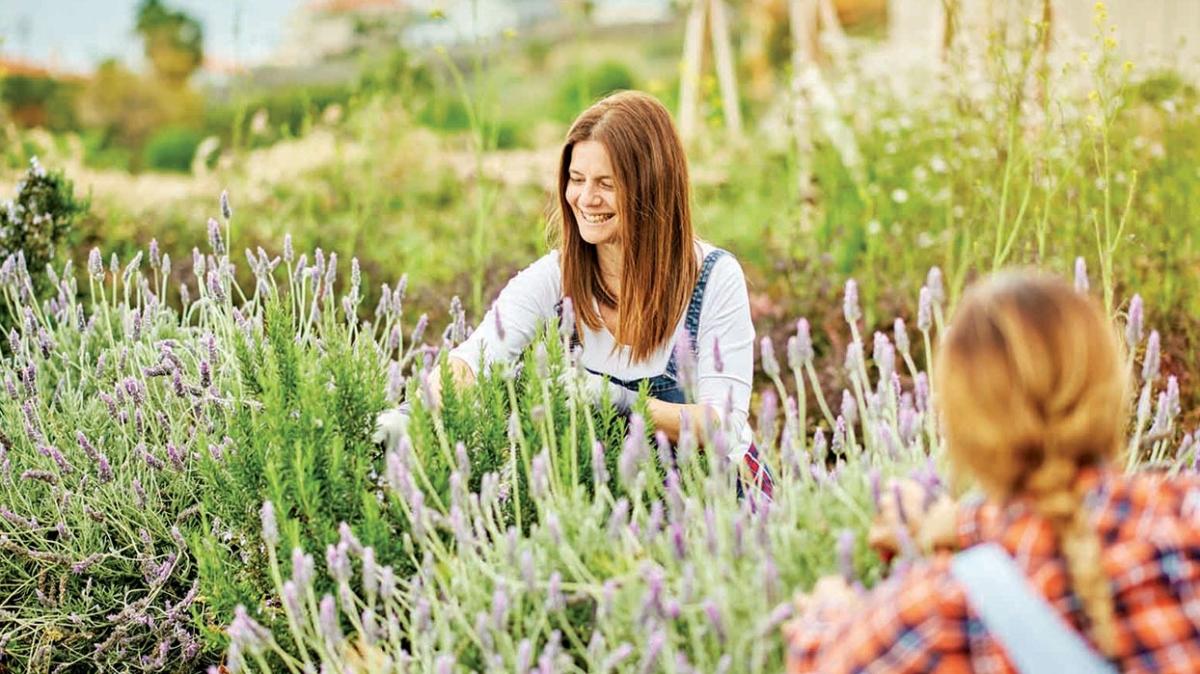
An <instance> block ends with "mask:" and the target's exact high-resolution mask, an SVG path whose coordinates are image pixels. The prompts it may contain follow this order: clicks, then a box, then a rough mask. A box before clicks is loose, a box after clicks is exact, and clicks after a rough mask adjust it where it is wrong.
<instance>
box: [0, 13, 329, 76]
mask: <svg viewBox="0 0 1200 674" xmlns="http://www.w3.org/2000/svg"><path fill="white" fill-rule="evenodd" d="M139 4H140V0H0V36H2V37H3V42H2V43H0V54H4V55H6V56H16V57H18V58H23V59H30V60H33V61H36V62H38V63H48V64H52V65H54V66H56V67H57V68H60V69H63V70H71V71H88V70H91V69H92V67H93V66H95V64H96V63H98V62H99V61H101V60H103V59H105V58H107V57H110V56H115V57H118V58H120V59H121V60H122V61H124V62H126V63H128V64H131V65H135V64H140V63H141V61H142V44H141V40H140V39H139V38H138V37H137V35H136V33H134V30H133V26H134V18H135V16H134V15H135V14H136V12H137V7H138V5H139ZM164 4H165V5H166V6H167V7H170V8H173V9H181V10H183V11H184V12H186V13H187V14H189V15H191V16H192V17H194V18H196V19H197V20H199V21H200V23H201V24H202V25H203V26H204V50H205V53H206V54H209V55H212V56H214V57H217V58H218V59H220V60H222V61H233V60H235V59H236V60H237V61H238V62H239V63H241V64H243V65H252V64H254V63H256V62H258V61H261V60H262V59H263V58H265V57H266V56H267V55H268V54H270V53H271V51H272V50H274V48H275V46H276V45H277V44H278V43H279V40H280V38H281V36H282V35H283V32H284V30H285V28H286V27H287V22H288V19H289V15H290V14H291V13H292V12H293V11H294V10H296V9H298V8H299V7H302V6H303V5H304V4H306V2H305V0H165V2H164Z"/></svg>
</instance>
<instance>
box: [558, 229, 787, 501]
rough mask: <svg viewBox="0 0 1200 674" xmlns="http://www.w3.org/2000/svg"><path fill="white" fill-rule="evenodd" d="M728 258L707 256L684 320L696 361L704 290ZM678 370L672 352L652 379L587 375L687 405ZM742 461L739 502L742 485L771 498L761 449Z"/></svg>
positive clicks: (770, 483)
mask: <svg viewBox="0 0 1200 674" xmlns="http://www.w3.org/2000/svg"><path fill="white" fill-rule="evenodd" d="M728 254H729V253H728V252H726V251H724V250H721V249H720V248H718V249H716V250H714V251H712V252H711V253H709V254H708V255H706V256H705V257H704V264H703V265H702V266H701V267H700V276H699V278H697V279H696V286H695V288H694V289H693V290H692V299H691V301H690V302H689V303H688V308H687V314H686V316H685V318H684V322H683V325H684V328H685V329H686V330H687V335H688V342H689V345H690V346H691V352H692V356H693V357H695V356H696V355H697V354H698V352H699V344H698V341H697V340H698V335H699V334H700V310H701V308H702V307H703V306H704V289H705V287H706V286H707V285H708V277H709V276H710V275H711V274H712V270H713V267H714V266H715V265H716V263H717V260H719V259H721V257H722V256H724V255H728ZM556 313H557V314H558V315H559V317H560V318H561V317H562V302H561V300H560V301H559V304H558V306H557V307H556ZM578 344H579V337H578V335H575V334H573V336H572V338H571V348H572V349H574V347H575V346H577V345H578ZM678 367H679V366H678V364H677V362H676V356H675V351H674V350H672V352H671V358H670V360H668V361H667V369H666V371H665V372H663V373H662V374H659V375H655V376H653V377H647V378H645V379H631V380H621V379H617V378H616V377H611V376H608V375H606V374H604V373H603V372H595V371H593V370H590V369H589V370H588V371H589V372H591V373H592V374H598V375H602V376H605V377H606V378H608V379H609V381H612V382H613V383H616V384H619V385H621V386H624V387H625V388H627V389H629V390H631V391H635V392H636V391H637V390H638V389H639V387H640V386H641V384H642V382H643V381H647V380H648V381H649V388H650V390H649V394H650V397H652V398H654V399H656V400H661V401H663V402H668V403H678V404H686V403H687V402H688V400H687V396H686V394H685V393H684V391H683V388H682V387H681V386H680V385H679V380H678V377H677V373H678ZM742 461H743V462H744V464H745V468H746V469H747V470H746V471H745V472H741V471H739V475H740V476H741V478H742V479H740V480H739V481H738V486H737V488H738V497H739V498H740V497H741V496H742V494H743V487H742V483H743V482H746V483H749V484H752V485H754V486H756V487H757V488H758V489H759V490H760V491H761V493H762V494H764V495H765V496H766V497H767V498H771V495H772V493H773V492H774V486H775V482H774V480H773V479H772V477H771V471H770V470H769V469H768V468H767V465H766V464H765V463H763V462H762V461H761V459H760V458H759V455H758V448H757V447H755V446H754V444H751V445H750V449H749V450H748V451H747V452H746V454H745V456H744V457H743V458H742Z"/></svg>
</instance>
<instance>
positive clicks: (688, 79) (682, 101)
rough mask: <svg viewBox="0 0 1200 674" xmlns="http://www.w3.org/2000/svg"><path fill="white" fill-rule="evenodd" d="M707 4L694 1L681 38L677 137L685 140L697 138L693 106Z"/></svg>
mask: <svg viewBox="0 0 1200 674" xmlns="http://www.w3.org/2000/svg"><path fill="white" fill-rule="evenodd" d="M707 8H708V3H707V2H705V0H693V1H692V9H691V11H690V12H688V19H687V32H685V33H684V36H683V63H682V64H681V67H682V69H683V72H681V73H680V77H679V134H680V135H681V136H683V140H684V141H688V140H691V139H692V138H693V137H695V135H696V112H697V110H696V106H697V102H698V99H699V89H700V60H701V59H702V58H703V57H704V18H705V16H704V15H705V14H706V10H707Z"/></svg>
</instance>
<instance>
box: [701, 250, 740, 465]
mask: <svg viewBox="0 0 1200 674" xmlns="http://www.w3.org/2000/svg"><path fill="white" fill-rule="evenodd" d="M698 333H699V334H697V336H696V345H697V349H698V354H697V372H696V374H697V378H698V380H699V381H698V384H699V392H698V394H697V395H698V397H697V402H698V403H700V404H704V405H708V406H710V407H712V408H713V409H715V410H716V411H717V414H718V416H720V417H721V418H722V420H723V421H724V422H725V423H726V424H727V426H728V431H729V449H730V458H736V459H740V458H741V456H742V455H743V454H745V452H746V450H747V449H749V447H750V443H751V441H752V440H753V435H752V433H751V431H750V425H749V422H748V419H749V411H750V390H751V385H752V382H753V379H754V341H755V334H754V323H753V322H752V321H751V320H750V295H749V293H748V291H747V290H746V277H745V274H744V273H743V272H742V267H741V265H739V264H738V262H737V260H736V259H734V258H733V256H732V255H724V256H722V257H721V259H719V260H718V261H717V262H716V263H715V264H714V265H713V269H712V272H711V274H710V275H709V278H708V285H707V287H706V288H705V292H704V305H703V307H702V308H701V310H700V326H699V329H698ZM714 344H719V345H720V352H721V361H722V365H723V367H722V368H721V369H720V371H718V370H717V361H716V353H715V351H714V348H713V345H714ZM731 399H732V402H733V405H732V410H731V411H730V414H729V417H728V418H725V410H726V407H727V405H728V401H729V400H731Z"/></svg>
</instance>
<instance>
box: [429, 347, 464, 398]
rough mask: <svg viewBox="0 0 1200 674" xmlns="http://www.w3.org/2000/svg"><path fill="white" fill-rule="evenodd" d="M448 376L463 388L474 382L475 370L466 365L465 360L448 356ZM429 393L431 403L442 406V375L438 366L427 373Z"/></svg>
mask: <svg viewBox="0 0 1200 674" xmlns="http://www.w3.org/2000/svg"><path fill="white" fill-rule="evenodd" d="M449 362H450V376H451V377H452V378H453V379H454V385H455V386H457V387H459V388H463V387H464V386H470V385H471V384H474V383H475V371H474V370H472V369H471V366H470V365H467V362H466V361H465V360H462V359H460V358H455V357H454V356H450V357H449ZM429 394H430V395H431V396H433V404H434V405H436V406H438V407H441V406H442V375H441V369H440V368H434V370H433V372H431V373H430V375H429Z"/></svg>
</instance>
